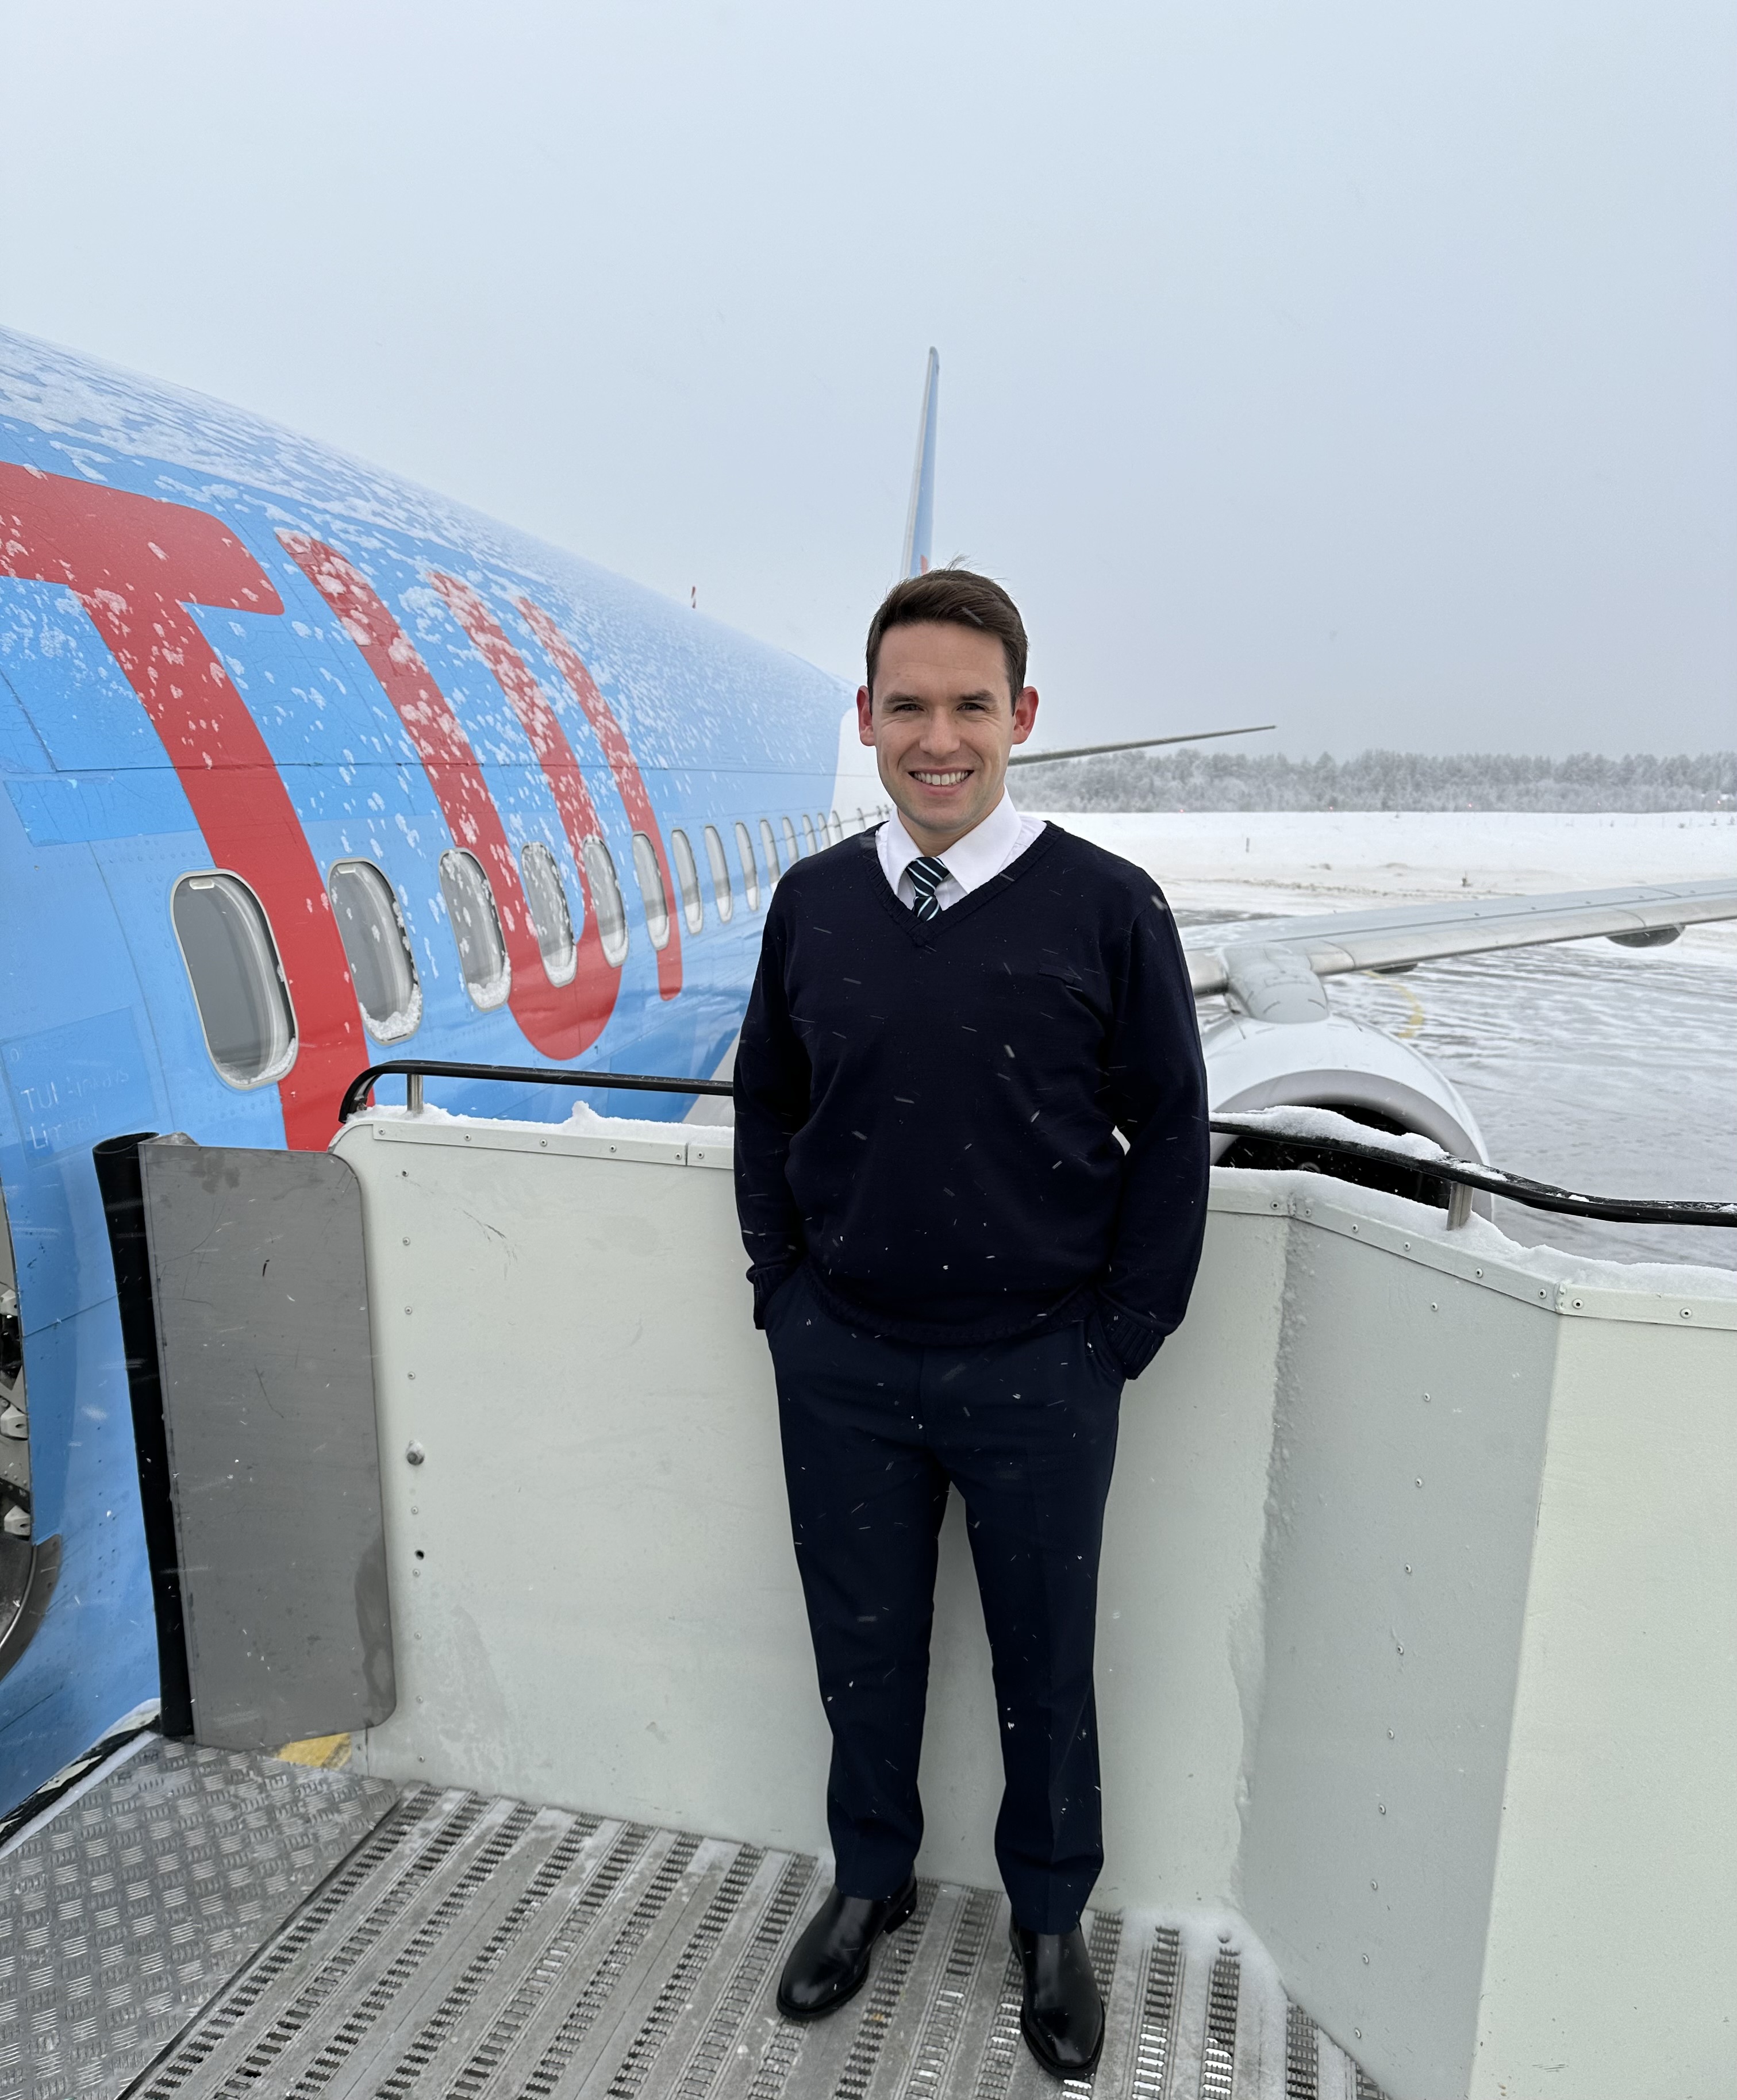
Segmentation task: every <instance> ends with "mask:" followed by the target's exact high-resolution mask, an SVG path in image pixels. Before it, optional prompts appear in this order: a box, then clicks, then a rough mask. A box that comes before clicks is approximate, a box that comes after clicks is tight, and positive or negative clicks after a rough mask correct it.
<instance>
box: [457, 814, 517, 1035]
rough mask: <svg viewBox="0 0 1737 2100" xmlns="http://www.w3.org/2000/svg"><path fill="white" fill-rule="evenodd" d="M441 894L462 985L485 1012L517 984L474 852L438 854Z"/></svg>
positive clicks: (502, 1001)
mask: <svg viewBox="0 0 1737 2100" xmlns="http://www.w3.org/2000/svg"><path fill="white" fill-rule="evenodd" d="M440 894H441V896H442V897H444V898H445V900H446V915H447V917H448V918H449V920H451V921H452V924H453V941H454V942H456V943H457V949H458V968H459V969H460V971H461V972H462V974H463V977H464V988H465V990H466V991H467V992H469V993H470V995H471V999H472V1000H473V1001H474V1002H475V1004H476V1005H478V1006H480V1008H482V1009H483V1011H484V1013H487V1012H488V1011H489V1010H490V1009H491V1008H493V1007H497V1006H502V1005H504V1004H506V995H507V994H508V993H509V992H510V990H512V988H513V973H512V965H511V964H510V963H509V962H508V960H507V959H506V942H505V941H503V940H502V937H501V915H500V914H499V912H497V911H496V910H495V908H494V892H493V890H492V889H490V888H489V887H488V876H486V875H485V874H484V872H483V864H482V862H480V860H479V859H478V858H476V855H475V854H469V853H466V851H465V850H464V849H463V848H462V846H460V847H455V848H454V849H453V851H452V852H450V853H444V854H441V856H440Z"/></svg>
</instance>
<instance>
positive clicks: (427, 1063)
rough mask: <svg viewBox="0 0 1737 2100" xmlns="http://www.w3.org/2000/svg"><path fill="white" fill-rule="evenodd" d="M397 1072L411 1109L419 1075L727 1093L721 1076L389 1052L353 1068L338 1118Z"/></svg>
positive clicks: (418, 1093) (344, 1119) (344, 1118)
mask: <svg viewBox="0 0 1737 2100" xmlns="http://www.w3.org/2000/svg"><path fill="white" fill-rule="evenodd" d="M394 1076H400V1077H402V1079H403V1080H404V1106H405V1107H406V1108H407V1109H409V1110H411V1111H412V1113H414V1112H415V1110H418V1109H419V1108H421V1106H422V1082H423V1080H424V1079H502V1080H510V1079H516V1080H519V1082H520V1083H524V1082H526V1081H530V1082H533V1083H537V1084H538V1085H543V1086H550V1087H618V1088H620V1089H621V1092H624V1093H630V1094H719V1095H722V1096H723V1097H724V1098H725V1099H726V1100H727V1099H728V1098H729V1096H730V1082H729V1081H728V1080H727V1079H663V1078H661V1077H659V1076H658V1075H657V1074H655V1073H650V1072H564V1071H560V1070H557V1069H555V1067H554V1066H551V1065H452V1064H447V1063H444V1062H442V1061H437V1060H436V1059H434V1058H431V1057H430V1058H422V1057H395V1058H393V1059H392V1060H391V1062H390V1063H388V1064H384V1065H369V1068H368V1070H366V1071H365V1072H358V1073H357V1074H356V1077H355V1078H354V1079H352V1080H351V1082H350V1083H349V1085H348V1086H347V1087H346V1088H345V1089H344V1097H343V1103H342V1105H340V1107H339V1109H338V1121H339V1122H340V1123H348V1122H349V1120H350V1118H351V1116H353V1115H355V1114H357V1113H358V1112H359V1111H360V1110H361V1109H362V1108H364V1107H365V1105H366V1104H367V1101H368V1096H369V1092H371V1091H372V1089H373V1083H374V1081H375V1080H376V1079H391V1078H393V1077H394Z"/></svg>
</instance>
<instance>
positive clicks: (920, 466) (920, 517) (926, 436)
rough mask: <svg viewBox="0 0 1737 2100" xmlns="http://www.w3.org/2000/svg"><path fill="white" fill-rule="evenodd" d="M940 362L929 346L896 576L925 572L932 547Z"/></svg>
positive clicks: (923, 573) (922, 573)
mask: <svg viewBox="0 0 1737 2100" xmlns="http://www.w3.org/2000/svg"><path fill="white" fill-rule="evenodd" d="M940 386H941V360H940V359H939V357H938V356H937V355H935V351H934V349H933V348H932V347H931V349H930V352H929V368H928V370H927V371H926V373H924V375H923V412H922V417H921V418H920V419H919V421H918V422H917V465H916V466H915V467H914V468H913V470H912V474H911V508H910V511H909V514H908V516H907V517H906V518H905V523H904V560H903V562H902V563H901V565H900V567H899V574H900V575H901V576H924V575H926V573H927V571H928V568H929V563H930V556H931V554H932V553H933V551H934V546H935V402H936V398H937V396H938V395H939V392H940Z"/></svg>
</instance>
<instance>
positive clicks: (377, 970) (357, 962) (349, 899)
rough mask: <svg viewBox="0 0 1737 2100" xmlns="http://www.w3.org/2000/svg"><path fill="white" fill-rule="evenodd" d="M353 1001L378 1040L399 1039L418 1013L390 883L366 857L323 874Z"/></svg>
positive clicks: (412, 966)
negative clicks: (353, 995) (352, 986)
mask: <svg viewBox="0 0 1737 2100" xmlns="http://www.w3.org/2000/svg"><path fill="white" fill-rule="evenodd" d="M326 889H327V892H328V893H329V895H330V897H331V900H332V916H333V917H334V919H335V920H337V921H338V933H339V935H340V937H342V939H343V944H344V954H345V955H346V956H347V958H348V960H349V964H350V977H351V982H352V983H353V984H354V985H355V986H356V1004H358V1005H359V1006H360V1008H361V1009H362V1018H363V1020H364V1021H366V1022H367V1023H368V1032H369V1035H372V1036H373V1039H374V1040H375V1041H376V1042H377V1043H401V1042H403V1040H404V1038H405V1037H406V1036H407V1035H414V1034H415V1033H416V1030H417V1026H418V1023H419V1022H420V1021H421V1020H422V986H421V984H420V983H419V982H418V978H417V974H416V962H415V960H414V958H413V956H412V955H411V953H410V937H409V934H408V933H406V932H405V931H404V918H403V915H402V914H401V913H400V911H399V909H398V900H397V898H396V897H394V896H393V894H392V885H391V883H389V882H388V881H387V879H386V877H385V876H384V875H382V873H381V871H380V870H379V869H378V868H377V867H375V866H374V864H373V862H372V861H371V860H340V861H334V862H333V864H332V871H331V873H330V874H329V876H327V878H326Z"/></svg>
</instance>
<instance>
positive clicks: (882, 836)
mask: <svg viewBox="0 0 1737 2100" xmlns="http://www.w3.org/2000/svg"><path fill="white" fill-rule="evenodd" d="M1042 830H1043V819H1042V818H1041V817H1022V816H1021V815H1020V814H1019V811H1018V810H1016V809H1015V808H1014V805H1013V797H1012V796H1010V794H1009V793H1008V792H1007V791H1006V788H1003V789H1002V791H1001V801H999V802H997V804H996V805H995V807H994V808H993V809H992V810H991V811H990V812H989V814H988V816H987V817H985V818H983V822H982V823H980V824H979V825H977V826H975V827H974V828H973V829H972V830H970V831H969V832H966V835H965V836H964V837H963V838H962V839H955V840H954V841H953V843H952V845H950V846H949V847H948V849H947V850H946V852H945V853H944V854H936V855H935V858H936V859H937V860H939V861H941V862H944V863H945V865H946V868H947V880H946V881H945V882H944V883H942V884H941V885H940V886H939V889H937V890H936V891H935V902H936V903H937V904H939V906H940V907H941V909H942V910H943V911H947V910H948V909H949V908H950V907H952V906H953V905H955V904H957V902H959V900H960V898H961V897H969V896H970V893H971V892H972V891H973V890H974V889H982V888H983V885H984V884H985V883H986V882H989V881H992V880H993V879H994V877H995V876H998V875H999V874H1000V873H1001V870H1002V869H1003V868H1004V867H1011V866H1012V865H1013V863H1014V862H1015V861H1016V860H1017V859H1018V858H1019V856H1020V854H1023V852H1024V851H1025V849H1026V848H1027V847H1028V845H1030V844H1031V843H1032V840H1033V839H1035V838H1036V836H1038V834H1039V833H1040V832H1041V831H1042ZM874 843H875V848H876V850H877V852H878V853H879V854H880V856H881V872H882V874H883V875H884V876H886V880H887V882H888V883H889V885H891V889H892V893H893V894H894V896H895V897H896V898H898V900H899V902H900V903H901V904H902V905H904V907H905V908H906V909H907V910H910V909H911V908H912V907H914V905H915V904H916V902H917V891H916V889H915V888H914V886H913V884H912V881H911V878H910V876H909V874H908V872H907V871H908V869H909V867H910V865H911V862H913V860H921V859H922V857H923V849H922V847H921V846H920V845H917V843H916V841H915V840H913V838H912V836H911V835H910V833H909V832H908V831H907V830H906V829H905V827H904V825H903V824H902V823H900V822H899V812H898V811H897V810H894V812H893V814H891V816H890V817H889V818H887V820H886V823H884V824H882V827H881V828H880V830H879V831H878V832H877V833H876V834H875V841H874Z"/></svg>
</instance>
